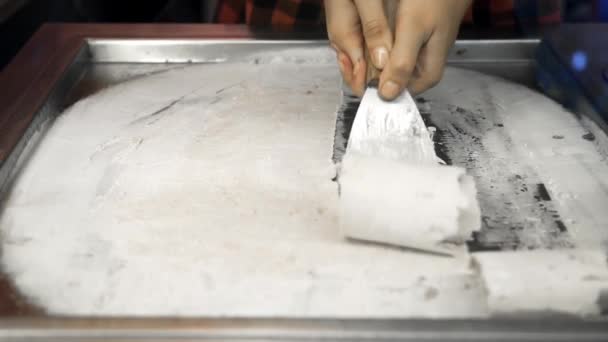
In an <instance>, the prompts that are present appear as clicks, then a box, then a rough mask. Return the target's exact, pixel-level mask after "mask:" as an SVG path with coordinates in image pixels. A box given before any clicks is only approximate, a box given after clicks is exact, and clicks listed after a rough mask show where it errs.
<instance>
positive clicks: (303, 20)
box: [216, 0, 324, 29]
mask: <svg viewBox="0 0 608 342" xmlns="http://www.w3.org/2000/svg"><path fill="white" fill-rule="evenodd" d="M323 19H324V12H323V1H322V0H220V3H219V4H218V8H217V15H216V21H217V22H221V23H230V24H236V23H246V24H248V25H251V26H256V27H274V28H276V29H290V28H294V27H306V26H309V27H310V26H319V25H321V24H322V23H323Z"/></svg>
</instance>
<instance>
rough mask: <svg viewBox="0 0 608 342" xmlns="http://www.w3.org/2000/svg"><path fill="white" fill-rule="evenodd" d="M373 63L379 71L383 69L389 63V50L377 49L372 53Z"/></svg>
mask: <svg viewBox="0 0 608 342" xmlns="http://www.w3.org/2000/svg"><path fill="white" fill-rule="evenodd" d="M372 61H373V62H374V66H375V67H376V68H378V69H383V68H384V66H385V65H386V62H387V61H388V50H387V49H386V48H385V47H379V48H375V49H374V51H373V52H372Z"/></svg>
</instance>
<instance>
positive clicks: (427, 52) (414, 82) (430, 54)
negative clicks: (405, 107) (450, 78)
mask: <svg viewBox="0 0 608 342" xmlns="http://www.w3.org/2000/svg"><path fill="white" fill-rule="evenodd" d="M450 45H451V41H450V39H448V38H447V37H444V36H441V35H439V34H435V35H433V36H432V37H431V39H429V41H428V42H427V43H426V45H425V46H424V47H423V48H422V50H421V53H420V54H419V56H418V67H419V69H418V70H419V75H418V76H417V77H414V78H412V79H411V81H410V83H409V84H408V89H409V91H410V93H411V94H412V95H417V94H420V93H422V92H424V91H425V90H428V89H430V88H432V87H434V86H435V85H437V83H439V81H440V80H441V78H442V77H443V70H444V68H445V61H446V59H447V56H448V51H449V48H450Z"/></svg>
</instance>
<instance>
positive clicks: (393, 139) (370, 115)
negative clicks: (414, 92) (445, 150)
mask: <svg viewBox="0 0 608 342" xmlns="http://www.w3.org/2000/svg"><path fill="white" fill-rule="evenodd" d="M347 151H356V152H357V153H360V154H362V155H366V156H374V157H383V158H388V159H391V160H400V161H406V162H408V163H435V164H436V163H437V162H439V161H440V160H439V159H438V158H437V156H436V154H435V148H434V145H433V141H432V140H431V136H430V133H429V131H428V129H427V128H426V126H425V124H424V122H423V121H422V117H421V116H420V112H419V111H418V107H416V103H415V101H414V99H413V98H412V96H411V95H410V94H409V92H407V91H406V92H404V93H403V94H402V95H400V96H399V97H398V98H397V99H395V100H393V101H385V100H383V99H382V98H380V96H379V95H378V88H377V87H368V88H367V90H366V91H365V94H364V95H363V98H362V100H361V104H360V105H359V109H358V110H357V115H356V116H355V120H354V123H353V127H352V130H351V132H350V137H349V140H348V147H347Z"/></svg>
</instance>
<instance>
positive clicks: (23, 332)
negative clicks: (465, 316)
mask: <svg viewBox="0 0 608 342" xmlns="http://www.w3.org/2000/svg"><path fill="white" fill-rule="evenodd" d="M101 322H102V321H100V320H74V319H64V320H48V321H46V322H45V321H27V320H24V321H13V322H3V323H1V324H0V340H11V341H33V340H34V341H85V340H86V341H141V340H146V341H147V340H152V339H154V340H156V339H158V340H162V341H243V340H254V341H319V340H323V341H453V342H456V341H458V342H465V341H504V342H506V341H605V340H606V334H607V333H608V326H606V325H605V324H602V322H584V321H570V320H563V319H557V320H555V321H552V322H541V321H537V320H519V321H516V320H512V321H509V320H496V321H459V320H445V321H433V320H426V321H422V320H409V321H406V320H391V319H387V320H335V319H334V320H332V319H330V320H326V319H316V320H314V319H313V320H299V319H209V320H173V321H172V320H168V319H151V320H145V319H144V320H132V319H131V320H128V319H127V320H106V321H105V323H106V325H105V327H104V328H101V327H99V326H98V324H100V323H101Z"/></svg>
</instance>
